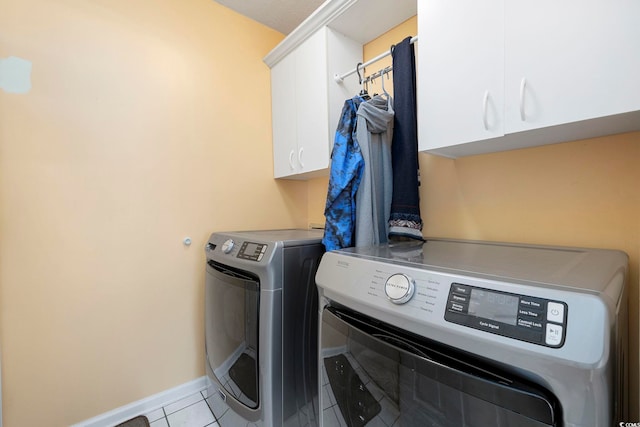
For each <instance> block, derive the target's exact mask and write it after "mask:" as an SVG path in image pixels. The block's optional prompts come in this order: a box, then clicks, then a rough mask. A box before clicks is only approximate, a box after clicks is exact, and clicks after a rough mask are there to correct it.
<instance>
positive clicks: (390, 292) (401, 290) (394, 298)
mask: <svg viewBox="0 0 640 427" xmlns="http://www.w3.org/2000/svg"><path fill="white" fill-rule="evenodd" d="M415 289H416V286H415V283H414V281H413V279H412V278H410V277H409V276H405V275H404V274H400V273H398V274H394V275H392V276H391V277H389V278H388V279H387V281H386V282H385V284H384V292H385V293H386V294H387V298H389V301H391V302H392V303H394V304H404V303H406V302H408V301H409V300H410V299H411V297H413V292H414V291H415Z"/></svg>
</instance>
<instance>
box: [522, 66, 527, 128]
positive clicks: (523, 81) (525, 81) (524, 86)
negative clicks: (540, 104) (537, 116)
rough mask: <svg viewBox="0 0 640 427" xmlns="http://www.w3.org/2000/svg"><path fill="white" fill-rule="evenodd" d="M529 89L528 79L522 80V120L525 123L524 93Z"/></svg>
mask: <svg viewBox="0 0 640 427" xmlns="http://www.w3.org/2000/svg"><path fill="white" fill-rule="evenodd" d="M526 88H527V79H526V78H524V77H523V78H522V81H521V82H520V120H522V121H523V122H524V121H525V115H524V91H525V89H526Z"/></svg>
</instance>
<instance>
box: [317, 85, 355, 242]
mask: <svg viewBox="0 0 640 427" xmlns="http://www.w3.org/2000/svg"><path fill="white" fill-rule="evenodd" d="M361 102H362V98H360V97H354V98H351V99H348V100H346V101H345V103H344V106H343V107H342V114H341V116H340V123H338V128H337V130H336V136H335V140H334V144H333V151H332V153H331V174H330V176H329V189H328V190H327V203H326V205H325V208H324V216H325V219H326V221H325V226H324V237H323V238H322V243H323V244H324V246H325V248H326V250H327V251H331V250H334V249H341V248H348V247H351V246H353V245H354V242H355V222H356V192H357V191H358V186H359V185H360V179H361V178H362V171H363V168H364V160H363V158H362V153H361V152H360V146H359V145H358V141H357V140H356V120H357V115H356V113H357V111H358V106H359V105H360V103H361Z"/></svg>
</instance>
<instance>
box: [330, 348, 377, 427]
mask: <svg viewBox="0 0 640 427" xmlns="http://www.w3.org/2000/svg"><path fill="white" fill-rule="evenodd" d="M324 367H325V368H326V369H327V376H328V377H329V384H330V385H331V389H332V390H333V395H334V396H335V397H336V402H338V407H339V408H340V412H342V416H343V417H344V420H345V421H346V422H347V426H349V427H362V426H364V425H365V424H367V423H368V422H369V421H370V420H371V419H372V418H373V417H375V416H376V415H378V413H379V412H380V409H381V408H380V404H379V403H378V402H376V399H374V397H373V396H372V395H371V392H369V390H367V388H366V387H365V385H364V384H363V383H362V381H361V380H360V377H359V376H358V374H356V371H354V369H353V367H352V366H351V363H349V361H348V360H347V358H346V357H345V356H344V355H343V354H339V355H337V356H333V357H327V358H325V359H324Z"/></svg>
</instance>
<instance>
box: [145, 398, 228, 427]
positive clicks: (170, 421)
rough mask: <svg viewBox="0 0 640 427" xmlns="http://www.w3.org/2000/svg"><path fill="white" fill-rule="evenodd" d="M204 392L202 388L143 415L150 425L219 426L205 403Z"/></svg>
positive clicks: (155, 426) (179, 426)
mask: <svg viewBox="0 0 640 427" xmlns="http://www.w3.org/2000/svg"><path fill="white" fill-rule="evenodd" d="M205 393H206V391H205V390H202V391H200V392H198V393H194V394H192V395H190V396H187V397H185V398H184V399H181V400H179V401H177V402H174V403H172V404H169V405H167V406H164V407H162V408H160V409H157V410H155V411H153V412H149V413H147V414H144V415H145V416H146V417H147V418H148V419H149V423H150V424H151V427H205V426H206V427H209V426H211V427H220V424H219V423H218V418H216V416H215V415H214V413H213V411H212V410H211V408H209V405H207V402H206V400H205ZM220 415H221V416H222V415H223V414H220Z"/></svg>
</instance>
